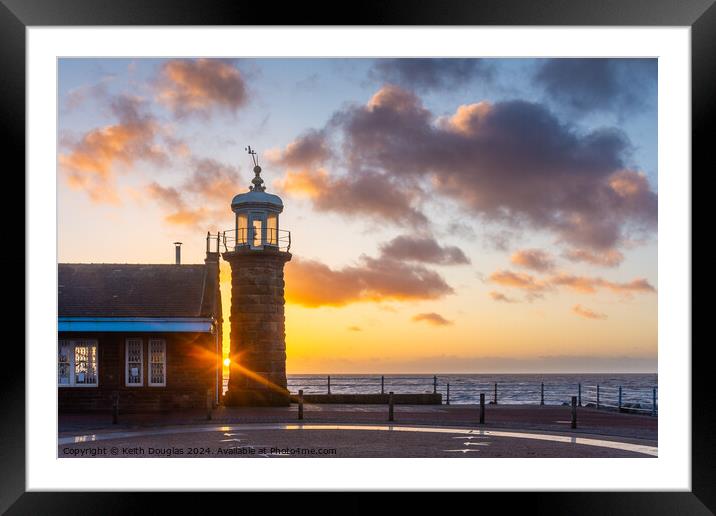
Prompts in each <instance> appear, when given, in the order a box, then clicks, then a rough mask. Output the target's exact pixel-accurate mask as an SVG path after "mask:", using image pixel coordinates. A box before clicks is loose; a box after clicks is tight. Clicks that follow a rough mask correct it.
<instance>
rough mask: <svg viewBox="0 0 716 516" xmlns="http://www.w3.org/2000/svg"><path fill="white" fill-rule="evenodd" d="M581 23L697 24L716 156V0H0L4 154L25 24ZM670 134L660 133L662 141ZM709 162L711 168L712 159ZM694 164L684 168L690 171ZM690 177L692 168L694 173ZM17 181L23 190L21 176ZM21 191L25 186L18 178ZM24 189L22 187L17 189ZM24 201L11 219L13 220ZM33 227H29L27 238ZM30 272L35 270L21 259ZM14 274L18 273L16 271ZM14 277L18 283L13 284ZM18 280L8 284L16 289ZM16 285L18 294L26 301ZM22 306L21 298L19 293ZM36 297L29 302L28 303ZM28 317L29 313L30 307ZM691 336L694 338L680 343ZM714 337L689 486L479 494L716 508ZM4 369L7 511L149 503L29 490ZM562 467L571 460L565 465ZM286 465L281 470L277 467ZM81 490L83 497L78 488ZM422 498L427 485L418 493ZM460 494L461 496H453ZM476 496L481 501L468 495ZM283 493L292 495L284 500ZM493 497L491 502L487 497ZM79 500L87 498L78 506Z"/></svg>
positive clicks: (181, 498)
mask: <svg viewBox="0 0 716 516" xmlns="http://www.w3.org/2000/svg"><path fill="white" fill-rule="evenodd" d="M288 24H292V25H295V24H299V25H317V24H326V25H527V26H534V25H561V26H566V25H574V26H594V25H602V26H632V25H633V26H689V27H691V38H692V47H691V48H692V56H691V64H692V67H691V71H692V163H693V165H692V169H693V168H696V167H697V166H698V167H700V168H704V169H705V168H706V167H707V166H708V165H712V166H711V167H709V168H711V169H713V164H714V161H715V160H714V157H713V151H712V150H711V148H710V147H712V146H713V145H712V143H711V141H710V138H709V135H711V134H715V133H716V128H714V125H716V124H715V123H714V120H715V117H714V114H715V109H714V108H715V106H716V95H715V93H716V80H715V79H716V6H714V0H548V1H545V0H541V1H537V0H483V1H467V0H461V1H457V0H431V1H417V0H402V1H390V2H387V1H375V0H370V1H368V0H362V1H360V2H356V3H353V4H344V3H340V2H333V3H331V4H327V5H321V4H306V3H295V2H294V3H281V4H280V7H279V8H277V5H276V4H273V3H260V2H248V1H245V0H235V1H218V0H202V1H201V2H193V1H188V0H110V1H107V0H63V1H56V0H55V1H53V0H0V40H1V41H0V43H1V44H0V64H1V65H2V66H1V68H0V70H1V72H0V105H1V106H2V108H1V109H0V120H1V121H2V123H0V127H1V128H0V131H2V136H3V139H2V141H3V144H4V146H5V149H6V153H5V157H6V158H7V157H9V156H12V157H14V158H15V160H14V162H15V163H16V167H17V168H16V170H24V169H25V105H26V99H25V65H26V63H25V60H26V54H25V41H26V40H25V29H26V28H27V27H28V26H63V25H73V26H85V25H97V26H102V25H114V26H117V25H145V26H150V25H158V26H171V25H288ZM665 144H668V142H660V145H665ZM704 172H705V171H704ZM684 173H688V171H684ZM691 177H692V178H693V173H692V175H691ZM19 188H21V189H22V190H21V191H23V192H24V191H25V190H24V181H23V182H21V183H20V185H19ZM18 191H20V190H18ZM18 197H19V196H18ZM17 211H19V210H16V211H15V217H14V219H15V220H17ZM31 237H32V236H31V235H27V234H25V238H31ZM5 256H6V257H5V258H2V261H3V265H5V266H6V267H5V268H4V269H5V270H6V271H7V270H13V271H17V269H19V267H20V264H21V263H23V267H25V265H24V263H25V262H24V259H25V256H24V246H22V247H21V246H19V245H18V246H16V248H14V249H12V250H7V251H6V253H5ZM24 270H25V273H26V275H27V274H28V273H29V271H27V269H26V268H25V269H24ZM9 275H11V276H12V275H13V274H12V273H10V274H9ZM14 276H17V277H16V278H8V283H7V287H6V288H8V289H14V291H15V292H21V291H22V290H21V289H22V288H23V286H21V285H20V278H19V276H20V275H19V274H17V273H15V274H14ZM12 282H16V283H17V284H13V283H12ZM9 291H10V290H8V292H9ZM18 297H19V296H11V297H10V298H9V299H11V300H12V301H13V302H14V303H15V305H16V306H19V305H20V303H19V301H18ZM23 306H24V303H23ZM27 309H28V310H29V309H31V307H29V306H28V307H27ZM25 321H26V323H27V313H26V314H25ZM683 344H684V345H689V344H690V343H683ZM709 345H710V343H709V342H708V341H701V342H699V341H695V342H693V345H692V346H691V356H692V399H691V403H692V456H691V465H692V491H691V492H664V493H659V492H641V493H625V492H603V493H544V492H542V493H527V494H519V495H517V494H515V493H510V494H509V495H507V496H505V495H504V494H503V495H502V496H500V495H494V494H490V495H488V494H481V495H480V506H483V507H485V510H487V509H486V507H487V506H488V503H489V502H493V501H494V500H492V498H494V497H495V496H500V500H499V503H500V505H501V510H505V509H506V510H507V511H508V512H511V511H510V509H511V508H514V504H522V503H524V502H526V503H527V504H529V506H530V510H531V512H536V513H549V514H639V513H649V514H711V513H713V512H716V489H715V488H714V486H716V474H715V472H716V466H715V464H716V453H714V452H715V450H716V445H714V440H713V439H712V437H711V435H710V429H713V428H716V424H715V423H716V411H715V410H714V405H715V402H714V397H713V396H712V395H711V394H710V389H708V388H707V385H706V382H707V379H708V378H709V377H710V376H711V372H710V371H709V370H707V368H709V364H710V362H709V360H708V349H709ZM14 359H15V360H16V361H15V363H14V364H13V367H11V368H6V369H5V375H4V381H3V395H2V401H3V404H2V414H1V415H0V425H2V433H1V434H0V436H1V437H2V439H1V440H0V478H1V479H2V480H0V511H3V512H5V511H7V514H77V513H87V514H120V513H121V514H137V513H141V512H144V511H146V510H149V509H151V505H150V501H148V500H147V497H148V496H150V495H148V494H147V493H120V492H112V493H92V494H86V493H76V492H57V493H26V492H25V458H26V456H25V447H26V442H25V375H24V371H25V367H24V366H25V365H26V364H25V363H24V361H25V358H24V355H23V357H22V364H20V363H18V362H19V360H20V358H19V357H14ZM565 467H569V466H568V465H567V466H565ZM278 474H280V472H279V473H278ZM159 496H161V497H162V498H163V500H162V501H161V502H160V503H162V506H163V507H165V508H166V509H168V508H169V507H171V506H170V505H165V504H167V503H169V502H170V500H169V498H171V505H174V504H175V503H178V504H180V505H179V506H180V507H182V509H183V511H182V512H184V511H193V510H197V511H201V512H203V513H206V512H207V511H209V510H222V511H223V510H227V506H228V507H231V504H234V503H236V502H235V501H232V502H230V501H229V500H228V496H230V495H228V494H226V495H225V494H218V495H212V496H211V497H210V498H209V497H199V496H195V495H193V494H188V493H165V494H162V495H159ZM241 496H242V502H241V503H242V504H247V505H253V504H254V503H259V504H262V503H266V498H263V500H262V499H258V498H257V496H256V495H248V494H242V495H241ZM297 496H298V495H292V497H291V499H289V500H285V501H280V500H281V499H280V498H279V497H275V496H272V497H271V500H272V501H271V504H272V511H271V512H274V511H276V510H292V511H293V510H294V509H295V508H296V507H298V506H300V505H302V502H300V501H299V498H297ZM350 496H351V498H352V499H353V501H351V502H343V503H344V504H345V505H344V506H343V507H345V510H343V511H341V512H342V513H357V512H372V511H373V509H374V508H376V507H378V506H380V505H381V504H382V502H376V501H374V498H373V495H365V496H360V497H359V496H358V495H350ZM80 498H81V500H80ZM414 498H415V499H416V500H417V501H418V502H419V503H420V500H421V497H420V496H415V497H414ZM457 503H460V502H457ZM468 503H470V504H472V503H473V502H468ZM282 504H285V505H283V506H282ZM490 505H491V504H490ZM80 507H81V510H80V509H79V508H80Z"/></svg>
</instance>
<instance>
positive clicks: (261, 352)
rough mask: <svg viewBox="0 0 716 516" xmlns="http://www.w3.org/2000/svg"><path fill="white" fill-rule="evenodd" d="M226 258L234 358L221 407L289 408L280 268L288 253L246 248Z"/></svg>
mask: <svg viewBox="0 0 716 516" xmlns="http://www.w3.org/2000/svg"><path fill="white" fill-rule="evenodd" d="M224 259H225V260H226V261H228V262H229V263H230V264H231V316H230V323H231V330H230V331H231V333H230V340H231V357H232V364H231V370H230V376H229V391H228V392H227V395H226V397H225V399H224V403H225V404H227V405H288V404H289V395H288V390H287V382H286V331H285V317H284V303H285V298H284V279H283V267H284V264H285V263H286V262H287V261H289V260H290V259H291V254H290V253H287V252H281V251H278V250H273V249H270V248H269V249H264V250H250V249H246V250H239V251H235V252H228V253H224ZM244 368H245V369H244ZM246 370H248V371H249V372H247V371H246Z"/></svg>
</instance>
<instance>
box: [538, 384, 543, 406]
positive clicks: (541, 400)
mask: <svg viewBox="0 0 716 516" xmlns="http://www.w3.org/2000/svg"><path fill="white" fill-rule="evenodd" d="M539 392H540V399H539V404H540V405H544V382H542V384H541V385H540V389H539Z"/></svg>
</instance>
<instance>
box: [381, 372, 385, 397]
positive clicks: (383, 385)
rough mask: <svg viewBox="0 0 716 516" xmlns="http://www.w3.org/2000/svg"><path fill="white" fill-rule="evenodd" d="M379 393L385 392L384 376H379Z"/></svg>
mask: <svg viewBox="0 0 716 516" xmlns="http://www.w3.org/2000/svg"><path fill="white" fill-rule="evenodd" d="M380 393H381V394H385V376H381V377H380Z"/></svg>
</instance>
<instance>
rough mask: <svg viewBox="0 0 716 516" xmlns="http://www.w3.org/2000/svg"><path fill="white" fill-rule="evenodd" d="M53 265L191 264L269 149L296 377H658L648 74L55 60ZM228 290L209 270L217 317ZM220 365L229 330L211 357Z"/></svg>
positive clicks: (577, 65)
mask: <svg viewBox="0 0 716 516" xmlns="http://www.w3.org/2000/svg"><path fill="white" fill-rule="evenodd" d="M58 74H59V91H58V111H59V112H58V124H59V131H58V156H57V189H58V246H59V260H60V262H62V263H68V262H71V263H79V262H84V263H173V260H174V246H173V242H175V241H181V242H184V245H183V248H182V261H183V263H202V262H203V259H204V252H205V236H206V233H207V231H211V232H216V231H220V230H226V229H230V228H231V227H233V224H234V222H233V213H232V212H231V208H230V203H231V199H232V198H233V196H234V195H236V194H238V193H241V192H245V191H248V186H249V185H250V180H251V178H252V177H253V173H252V170H251V169H252V168H253V163H252V162H251V158H250V157H249V156H248V155H247V153H246V151H245V148H246V147H247V146H249V145H250V146H251V147H252V148H253V149H255V150H256V151H257V152H258V158H259V161H260V164H261V166H262V169H263V172H262V177H263V179H264V181H265V184H266V186H267V192H270V193H274V194H277V195H280V196H281V198H282V199H283V202H284V212H283V213H282V214H281V218H280V226H281V228H282V229H286V230H289V231H291V241H292V244H291V253H292V255H293V257H292V259H291V261H290V262H289V263H288V264H287V265H286V268H285V278H286V345H287V357H288V358H287V371H288V372H289V373H373V374H380V373H451V372H453V373H480V372H485V373H496V372H513V373H517V372H542V373H549V372H655V371H656V367H657V334H658V327H657V325H658V317H657V290H656V286H657V284H658V277H657V199H658V185H657V61H656V60H655V59H295V58H293V59H243V58H242V59H208V58H192V59H180V58H174V59H77V58H72V59H60V60H59V63H58ZM229 279H230V269H229V267H228V264H226V263H225V262H223V263H222V266H221V281H222V284H221V289H222V298H223V304H224V318H225V320H226V321H228V310H229V305H230V288H231V287H230V282H229ZM228 352H229V332H228V327H227V329H226V331H225V332H224V353H225V355H228Z"/></svg>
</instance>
